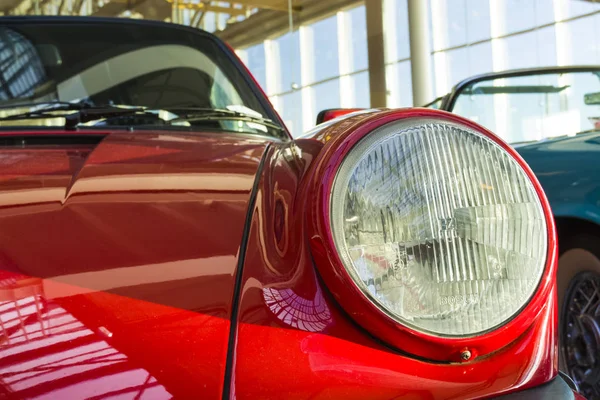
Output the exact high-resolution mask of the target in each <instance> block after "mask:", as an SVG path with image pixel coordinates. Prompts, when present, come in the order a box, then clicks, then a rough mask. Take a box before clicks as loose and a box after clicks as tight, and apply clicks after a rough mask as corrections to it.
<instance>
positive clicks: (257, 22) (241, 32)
mask: <svg viewBox="0 0 600 400" xmlns="http://www.w3.org/2000/svg"><path fill="white" fill-rule="evenodd" d="M371 1H373V0H367V3H369V2H371ZM248 2H249V3H250V1H248ZM236 3H240V2H239V1H236ZM359 4H361V0H303V2H302V9H301V10H300V11H299V12H297V13H295V14H294V16H293V19H294V24H295V25H297V26H299V25H306V24H310V23H311V22H313V21H317V20H321V19H323V18H327V17H329V16H332V15H335V14H336V13H337V12H338V11H339V10H340V9H343V8H346V7H351V6H354V5H359ZM289 30H290V22H289V14H287V13H282V12H279V11H273V10H261V11H259V12H257V13H255V14H253V15H251V16H250V17H248V18H246V19H245V20H243V21H241V22H236V23H233V24H229V25H228V26H227V28H225V29H224V30H223V31H221V32H215V33H216V34H217V36H219V37H220V38H221V39H223V40H224V41H226V42H227V43H229V44H230V45H231V46H232V47H233V48H236V49H241V48H245V47H249V46H252V45H255V44H258V43H261V42H263V41H264V40H265V39H269V38H273V37H277V36H280V35H283V34H285V33H287V32H289Z"/></svg>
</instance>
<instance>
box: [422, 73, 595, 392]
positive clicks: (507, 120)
mask: <svg viewBox="0 0 600 400" xmlns="http://www.w3.org/2000/svg"><path fill="white" fill-rule="evenodd" d="M428 106H430V107H435V108H439V109H442V110H446V111H451V112H453V113H457V114H460V115H462V116H464V117H467V118H470V119H472V120H474V121H476V122H478V123H480V124H482V125H484V126H486V127H487V128H489V129H490V130H492V131H493V132H495V133H497V134H498V135H500V136H501V137H502V138H503V139H504V140H505V141H507V142H508V143H510V144H512V145H513V146H514V147H515V148H516V149H517V151H518V152H519V153H520V154H521V156H522V157H523V158H524V159H525V160H526V162H527V163H528V164H529V165H530V167H531V168H532V170H533V171H534V172H535V174H536V176H537V177H538V179H539V181H540V183H541V184H542V187H543V188H544V191H545V192H546V194H547V196H548V199H549V200H550V205H551V207H552V210H553V213H554V215H555V219H556V225H557V231H558V237H559V257H560V258H559V269H558V275H557V279H558V291H559V293H558V299H559V307H560V309H559V331H560V369H561V371H563V372H565V373H567V374H568V375H570V376H571V378H573V380H574V381H575V383H576V384H577V385H578V386H579V389H580V391H581V393H583V394H584V395H585V396H586V397H587V398H588V399H600V66H571V67H547V68H535V69H523V70H515V71H506V72H500V73H491V74H485V75H479V76H475V77H472V78H469V79H466V80H464V81H462V82H460V83H459V84H458V85H456V86H455V87H454V89H453V90H452V92H451V93H449V94H447V95H446V96H444V97H441V98H439V99H436V100H435V101H434V102H432V103H431V104H429V105H428Z"/></svg>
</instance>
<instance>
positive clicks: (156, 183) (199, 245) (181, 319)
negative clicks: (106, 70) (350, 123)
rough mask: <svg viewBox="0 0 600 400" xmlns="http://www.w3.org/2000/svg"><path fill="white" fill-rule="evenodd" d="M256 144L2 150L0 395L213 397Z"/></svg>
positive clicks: (129, 137) (148, 136) (160, 138)
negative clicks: (140, 394)
mask: <svg viewBox="0 0 600 400" xmlns="http://www.w3.org/2000/svg"><path fill="white" fill-rule="evenodd" d="M266 145H267V142H265V141H264V140H261V139H255V138H248V137H246V138H244V137H242V136H240V135H228V134H225V133H218V134H208V133H206V134H182V133H169V132H144V133H134V134H131V133H126V132H123V131H120V132H113V133H110V135H108V136H106V137H105V138H104V140H103V141H102V142H101V143H99V144H98V145H97V146H95V147H94V146H88V145H86V146H75V147H59V146H44V147H39V148H31V147H29V148H28V147H26V148H0V162H2V163H3V165H2V173H3V176H2V178H1V179H0V226H1V229H0V256H1V260H0V263H1V266H0V271H2V274H1V275H2V276H1V277H0V283H1V284H0V319H1V320H2V325H0V388H1V389H0V397H2V393H3V392H2V391H6V392H9V393H11V395H10V396H9V397H10V398H42V397H46V396H50V397H52V398H65V399H66V398H83V397H89V396H99V397H106V396H108V395H109V394H117V393H121V394H123V395H125V396H126V397H127V396H129V398H132V399H133V398H135V397H136V396H137V395H138V393H141V392H143V393H144V395H147V396H150V397H153V398H171V397H172V396H175V397H179V398H182V397H188V396H189V395H190V394H191V393H193V394H195V396H198V398H203V399H219V398H221V393H222V387H223V380H224V371H225V359H226V354H227V340H228V334H229V323H230V322H229V321H230V313H231V301H232V297H233V280H234V272H235V269H236V266H237V262H238V252H239V246H240V242H241V239H242V231H243V226H244V220H245V216H246V210H247V206H248V199H249V195H250V191H251V188H252V186H253V183H254V178H255V174H256V171H257V168H258V165H259V162H260V158H261V156H262V153H263V152H264V149H265V146H266ZM28 277H36V278H37V279H29V278H28ZM3 333H4V334H3Z"/></svg>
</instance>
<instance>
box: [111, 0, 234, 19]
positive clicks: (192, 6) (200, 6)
mask: <svg viewBox="0 0 600 400" xmlns="http://www.w3.org/2000/svg"><path fill="white" fill-rule="evenodd" d="M113 1H114V0H113ZM167 1H168V2H169V3H171V4H172V5H174V4H175V2H174V1H173V0H167ZM177 7H178V8H184V9H185V8H187V9H188V10H200V11H208V12H215V13H222V14H229V15H234V16H237V15H246V8H233V7H222V6H211V5H206V4H204V3H188V2H185V1H182V0H179V1H177Z"/></svg>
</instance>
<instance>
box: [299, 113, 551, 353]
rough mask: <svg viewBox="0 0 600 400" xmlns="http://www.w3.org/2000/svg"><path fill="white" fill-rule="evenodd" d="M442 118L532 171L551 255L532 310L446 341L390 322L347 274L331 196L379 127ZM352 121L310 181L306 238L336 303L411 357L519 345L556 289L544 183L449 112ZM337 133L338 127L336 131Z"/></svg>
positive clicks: (375, 116)
mask: <svg viewBox="0 0 600 400" xmlns="http://www.w3.org/2000/svg"><path fill="white" fill-rule="evenodd" d="M431 116H437V118H441V119H444V120H449V121H452V122H457V123H460V124H464V125H468V126H470V127H471V128H474V129H475V130H477V131H480V132H482V133H484V134H486V135H487V136H489V137H490V138H491V139H493V140H494V141H496V143H498V144H499V145H501V146H502V147H503V148H504V149H505V150H506V151H507V152H509V153H510V154H511V155H512V156H513V157H514V158H515V159H517V160H518V161H519V163H520V164H521V166H522V167H523V168H524V169H525V171H526V172H527V175H528V176H529V178H530V179H531V181H532V182H533V183H534V186H535V188H536V191H537V193H538V194H539V195H540V196H541V197H540V198H541V199H542V205H543V208H544V211H545V216H546V223H547V225H548V254H547V266H546V272H545V275H544V278H543V279H542V282H541V284H540V287H539V288H538V291H537V292H536V294H535V295H534V297H533V298H532V299H531V300H530V302H529V304H528V305H527V307H526V308H525V309H524V310H523V311H522V312H521V313H520V314H519V315H518V316H517V317H515V318H514V319H513V320H511V321H510V322H509V323H507V324H506V325H505V326H503V327H502V328H501V329H497V330H494V331H492V332H489V333H486V334H483V335H481V336H477V337H472V338H452V339H449V338H442V337H439V336H435V335H428V334H425V333H421V332H418V331H415V330H413V329H410V328H409V327H406V326H404V325H400V324H398V323H397V322H396V321H394V320H392V319H391V318H389V317H388V316H387V315H386V314H385V313H384V312H383V311H381V309H379V308H378V307H377V306H375V305H374V304H373V303H371V302H370V301H368V300H367V299H366V297H365V296H364V295H363V293H362V291H361V290H360V289H359V288H358V286H357V285H356V284H355V283H354V280H353V279H352V278H351V277H350V275H349V274H348V273H347V272H346V269H345V267H344V266H343V263H342V261H341V260H340V258H339V256H338V252H337V250H336V248H335V245H334V242H333V236H332V233H331V231H330V228H329V226H330V224H329V221H330V215H329V204H330V193H331V188H332V187H333V180H334V179H335V175H336V171H337V170H338V168H339V165H340V164H341V162H342V161H343V159H344V157H345V156H346V154H347V152H348V151H349V150H350V149H351V148H352V147H353V146H354V145H355V144H356V143H357V142H358V141H359V140H361V139H362V138H363V137H364V136H365V135H367V134H368V133H369V132H372V131H373V130H374V129H377V128H378V127H380V126H382V125H384V124H387V123H389V122H392V121H394V120H400V119H404V118H428V117H431ZM347 122H348V123H351V122H354V124H350V125H347V126H344V127H342V126H341V125H340V127H339V128H337V129H338V130H339V131H338V132H336V133H335V134H333V135H332V136H333V139H332V140H330V141H328V142H327V143H326V144H325V146H324V148H323V151H322V152H321V154H320V157H319V160H318V161H317V163H316V166H315V172H314V176H313V178H312V179H311V182H312V183H311V186H312V187H311V188H310V189H309V191H310V193H312V194H313V195H312V196H311V197H310V199H311V200H312V201H311V203H309V206H308V212H309V226H308V233H307V235H308V236H309V237H310V238H311V249H312V251H313V256H314V257H315V264H316V266H317V268H318V269H319V272H320V273H321V275H322V276H323V278H324V280H325V282H326V283H327V285H328V287H329V288H331V289H332V292H333V294H334V297H335V298H336V300H337V301H338V302H339V303H340V304H341V305H342V306H343V307H344V309H345V310H346V312H348V313H349V314H351V315H352V317H353V318H354V319H355V320H356V321H357V322H358V323H359V324H361V325H362V326H363V327H364V328H365V329H367V330H368V331H370V332H371V333H372V334H373V335H375V336H377V337H379V338H380V339H383V340H385V341H386V342H387V343H389V344H391V345H393V346H394V347H396V348H397V349H400V350H403V351H406V352H410V353H412V354H415V355H418V356H421V357H425V358H427V359H431V360H438V361H456V362H460V361H461V359H460V353H461V351H462V350H463V349H469V350H470V352H471V354H472V355H473V356H478V355H479V356H484V355H487V354H489V353H493V352H495V351H497V350H498V349H500V348H502V347H504V346H506V345H507V344H509V343H511V342H512V341H514V340H515V339H516V338H517V337H519V336H520V335H521V334H523V332H524V331H525V330H526V329H528V328H529V327H530V326H531V325H532V323H533V322H534V320H535V319H537V318H538V317H539V315H540V313H542V310H543V308H544V307H547V304H546V303H547V299H548V296H549V295H550V293H551V291H552V290H553V287H554V276H555V272H556V265H557V245H556V235H555V227H554V220H553V218H552V213H551V212H550V206H549V204H548V201H547V199H546V197H545V195H544V194H543V191H542V189H541V186H540V184H539V183H538V181H537V179H536V178H535V176H534V174H533V172H532V171H531V170H530V169H529V167H527V165H526V164H525V162H524V161H523V160H522V159H521V157H520V156H519V155H518V154H517V153H516V152H515V151H514V150H513V149H512V148H511V147H510V146H508V145H507V144H506V143H504V142H502V141H501V140H500V139H499V138H497V137H496V136H495V135H494V134H492V133H491V132H489V131H487V130H484V129H483V128H480V127H478V126H477V125H475V124H474V123H472V122H470V121H468V120H466V119H464V118H462V117H459V116H457V115H454V114H450V113H446V112H436V111H432V110H429V109H412V110H401V111H397V110H393V111H386V112H380V113H376V114H369V116H360V117H357V118H356V119H354V118H350V119H348V120H347ZM334 129H336V128H334Z"/></svg>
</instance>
